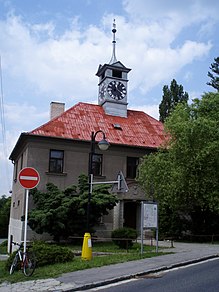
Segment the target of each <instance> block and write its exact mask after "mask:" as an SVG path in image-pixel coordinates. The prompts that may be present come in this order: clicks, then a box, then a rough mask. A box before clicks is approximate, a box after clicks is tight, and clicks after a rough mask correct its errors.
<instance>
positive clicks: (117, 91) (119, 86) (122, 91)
mask: <svg viewBox="0 0 219 292" xmlns="http://www.w3.org/2000/svg"><path fill="white" fill-rule="evenodd" d="M107 91H108V94H109V96H110V97H112V98H113V99H115V100H121V99H123V98H124V97H125V96H126V88H125V85H124V84H123V83H122V82H120V81H111V82H110V83H109V84H108V86H107Z"/></svg>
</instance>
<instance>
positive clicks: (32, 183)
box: [18, 167, 40, 189]
mask: <svg viewBox="0 0 219 292" xmlns="http://www.w3.org/2000/svg"><path fill="white" fill-rule="evenodd" d="M18 179H19V183H20V184H21V186H22V187H23V188H25V189H33V188H35V187H36V186H37V185H38V183H39V181H40V175H39V173H38V171H37V170H36V169H35V168H32V167H25V168H23V169H21V171H20V172H19V175H18Z"/></svg>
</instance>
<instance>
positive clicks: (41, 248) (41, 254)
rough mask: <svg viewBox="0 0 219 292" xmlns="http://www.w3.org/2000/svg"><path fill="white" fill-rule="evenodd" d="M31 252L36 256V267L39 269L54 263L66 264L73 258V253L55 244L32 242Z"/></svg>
mask: <svg viewBox="0 0 219 292" xmlns="http://www.w3.org/2000/svg"><path fill="white" fill-rule="evenodd" d="M32 250H33V252H34V253H35V255H36V259H37V266H39V267H42V266H45V265H51V264H55V263H66V262H69V261H72V260H73V258H74V255H73V252H72V251H71V250H70V249H69V248H67V247H62V246H59V245H56V244H48V243H45V242H34V244H33V248H32Z"/></svg>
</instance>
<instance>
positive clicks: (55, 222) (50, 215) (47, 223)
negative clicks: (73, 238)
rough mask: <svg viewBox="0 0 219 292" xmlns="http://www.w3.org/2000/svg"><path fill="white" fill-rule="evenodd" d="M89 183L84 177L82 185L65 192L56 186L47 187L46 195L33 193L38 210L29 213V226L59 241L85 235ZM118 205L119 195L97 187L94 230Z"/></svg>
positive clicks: (79, 183) (94, 197) (93, 199)
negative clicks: (104, 216) (102, 217)
mask: <svg viewBox="0 0 219 292" xmlns="http://www.w3.org/2000/svg"><path fill="white" fill-rule="evenodd" d="M87 182H88V178H87V176H86V175H80V176H79V179H78V186H74V185H73V186H71V187H68V188H66V189H65V190H64V191H62V190H60V189H58V187H57V186H55V185H54V184H52V183H48V184H47V190H46V192H41V191H39V190H37V189H34V190H32V191H31V195H32V197H33V201H34V203H35V205H36V207H35V208H34V209H32V210H31V211H30V212H29V217H28V224H29V226H30V227H31V228H32V229H33V230H34V231H36V232H37V233H39V234H42V233H43V232H48V233H49V234H50V235H52V236H53V237H54V240H55V241H59V240H60V238H67V237H68V236H70V235H79V236H82V235H83V234H84V232H85V231H87V230H86V223H87V221H86V219H87V203H88V183H87ZM116 202H117V198H116V196H115V195H112V194H110V193H109V191H108V187H107V186H106V185H96V186H95V187H94V188H93V192H92V198H91V204H90V210H91V212H90V228H92V227H94V226H95V225H97V224H98V222H99V220H100V218H101V216H102V215H107V214H108V212H109V210H111V209H113V207H114V206H115V205H116ZM90 231H93V230H90Z"/></svg>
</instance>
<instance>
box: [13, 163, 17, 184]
mask: <svg viewBox="0 0 219 292" xmlns="http://www.w3.org/2000/svg"><path fill="white" fill-rule="evenodd" d="M17 173H18V162H17V161H16V162H15V163H14V181H15V182H16V181H17Z"/></svg>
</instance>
